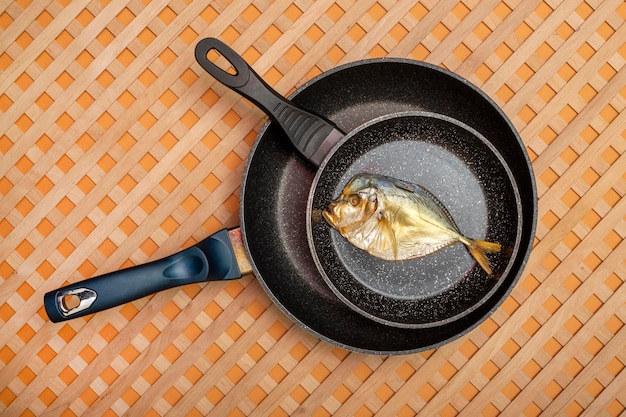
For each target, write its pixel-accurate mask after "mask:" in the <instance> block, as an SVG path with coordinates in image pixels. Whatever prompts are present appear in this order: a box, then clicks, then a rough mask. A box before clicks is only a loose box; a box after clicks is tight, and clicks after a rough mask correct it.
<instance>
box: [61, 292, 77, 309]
mask: <svg viewBox="0 0 626 417" xmlns="http://www.w3.org/2000/svg"><path fill="white" fill-rule="evenodd" d="M61 303H62V304H63V308H65V310H66V311H70V310H73V309H75V308H76V307H78V306H79V305H80V297H79V296H78V295H76V294H69V295H66V296H64V297H63V298H61Z"/></svg>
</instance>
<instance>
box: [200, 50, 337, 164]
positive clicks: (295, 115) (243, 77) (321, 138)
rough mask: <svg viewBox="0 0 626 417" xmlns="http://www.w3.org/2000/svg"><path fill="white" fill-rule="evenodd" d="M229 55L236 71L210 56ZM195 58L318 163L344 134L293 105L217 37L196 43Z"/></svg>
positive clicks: (304, 154) (329, 123) (316, 116)
mask: <svg viewBox="0 0 626 417" xmlns="http://www.w3.org/2000/svg"><path fill="white" fill-rule="evenodd" d="M213 50H214V51H216V52H218V53H219V54H220V55H221V56H223V57H224V58H226V60H227V61H228V62H229V63H230V65H231V66H232V68H233V69H234V73H232V74H231V73H230V72H227V71H224V70H223V69H221V68H220V67H219V66H217V65H216V64H215V63H214V62H212V61H211V60H210V59H209V56H208V55H209V52H211V51H213ZM195 55H196V61H198V63H199V64H200V66H202V68H204V70H205V71H206V72H208V73H209V74H211V75H212V76H213V77H215V78H216V79H217V80H218V81H219V82H221V83H222V84H224V85H225V86H227V87H229V88H230V89H232V90H234V91H236V92H238V93H239V94H241V95H242V96H244V97H246V98H247V99H249V100H250V101H252V102H253V103H254V104H256V105H257V106H258V107H259V108H260V109H261V110H263V111H264V112H265V114H267V115H268V116H269V117H270V118H272V120H274V121H275V122H277V123H278V125H279V126H280V127H281V128H282V129H283V130H284V131H285V133H286V134H287V136H288V137H289V139H290V140H291V142H292V143H293V144H294V146H295V147H296V148H297V149H298V150H299V151H300V153H301V154H302V155H303V156H304V157H305V158H306V159H308V160H309V161H311V162H312V163H313V164H314V165H316V166H319V165H320V163H321V162H322V160H323V159H324V157H325V156H326V154H328V153H329V152H330V150H331V149H332V147H333V146H334V145H335V144H336V143H337V142H338V141H339V140H340V139H341V138H343V137H344V136H345V134H344V133H343V132H341V131H340V130H339V129H338V128H337V127H336V126H335V125H334V124H333V123H332V122H331V121H329V120H327V119H326V118H324V117H321V116H319V115H316V114H313V113H310V112H308V111H306V110H304V109H301V108H299V107H296V106H294V105H293V104H292V103H291V102H290V101H289V100H287V99H286V98H284V97H283V96H281V95H280V94H278V93H277V92H276V91H275V90H274V89H272V87H270V86H269V85H268V84H267V83H266V82H265V81H263V79H262V78H261V77H259V75H258V74H257V73H255V72H254V70H253V69H252V68H250V66H249V65H248V64H247V63H246V61H245V60H244V59H243V58H242V57H241V56H240V55H238V54H237V53H236V52H235V51H234V50H233V49H231V48H230V47H229V46H227V45H226V44H225V43H223V42H222V41H220V40H218V39H215V38H206V39H202V40H201V41H200V42H198V44H197V45H196V50H195Z"/></svg>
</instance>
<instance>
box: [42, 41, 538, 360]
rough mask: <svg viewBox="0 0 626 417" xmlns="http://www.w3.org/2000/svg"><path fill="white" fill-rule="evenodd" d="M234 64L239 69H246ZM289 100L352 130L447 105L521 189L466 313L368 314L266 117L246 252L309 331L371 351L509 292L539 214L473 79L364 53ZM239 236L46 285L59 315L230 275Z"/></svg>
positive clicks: (253, 172) (524, 164) (248, 195)
mask: <svg viewBox="0 0 626 417" xmlns="http://www.w3.org/2000/svg"><path fill="white" fill-rule="evenodd" d="M214 47H216V48H220V47H221V46H220V45H219V44H218V45H217V46H214ZM199 49H200V52H201V53H200V55H202V54H204V56H205V57H206V52H208V49H207V44H206V43H205V44H200V45H199ZM220 52H221V53H222V55H224V56H226V57H227V58H229V60H230V61H231V63H233V64H236V62H233V61H232V59H230V57H229V53H230V52H225V51H223V50H221V49H220ZM233 66H235V68H236V69H237V71H238V72H237V74H245V73H246V71H245V70H241V68H238V67H237V65H233ZM250 76H251V77H254V74H253V73H252V74H251V75H250ZM240 78H241V77H240ZM238 82H241V79H240V80H239V81H238ZM291 100H292V102H293V103H294V104H296V105H297V107H299V108H305V109H308V110H310V111H313V112H315V113H316V114H319V115H321V116H323V118H322V121H323V120H324V118H325V119H327V120H332V121H333V122H334V124H335V125H336V126H337V127H338V128H339V129H338V131H345V132H348V131H351V130H353V129H355V128H357V127H358V126H360V125H362V124H364V123H367V122H369V121H371V120H373V119H375V118H376V117H379V116H384V115H388V114H391V113H396V112H402V111H413V110H417V111H426V112H433V113H437V114H443V115H446V116H448V117H449V118H450V119H453V120H457V121H459V122H460V123H463V124H465V125H467V126H470V127H471V128H472V129H475V130H476V131H477V132H480V134H482V135H484V136H485V137H489V138H496V139H495V141H496V142H497V141H499V143H498V144H497V145H494V147H495V148H497V150H498V152H499V153H500V155H501V156H502V158H503V160H504V161H505V163H506V164H507V166H508V168H509V169H510V171H511V172H512V173H513V177H514V179H515V186H516V187H517V189H518V191H519V194H520V196H525V197H522V199H523V201H522V213H521V214H520V215H521V217H522V218H523V224H521V226H520V233H521V237H520V238H519V241H520V243H519V248H520V250H519V251H517V252H516V255H515V257H511V259H510V260H509V261H508V266H507V268H508V269H509V270H510V273H507V274H502V276H501V277H500V279H499V280H498V281H499V282H500V284H499V285H498V286H497V288H496V289H495V290H493V291H492V293H491V294H490V295H489V296H488V297H487V299H486V300H484V301H483V302H482V303H480V305H478V306H477V307H476V308H474V309H472V310H471V311H470V312H469V313H467V314H465V315H463V316H462V317H460V318H459V319H457V320H448V321H442V323H441V324H439V325H436V326H433V327H429V328H402V327H397V326H389V325H387V324H384V323H381V322H379V321H375V320H371V319H370V318H368V317H366V316H365V315H363V314H361V313H360V312H357V311H355V310H354V309H353V308H352V307H350V306H348V305H347V304H346V303H345V302H344V301H343V300H341V299H340V298H339V297H337V296H336V294H335V293H334V292H333V291H332V290H331V289H330V288H329V286H328V285H327V284H326V282H325V281H324V279H323V277H322V274H321V273H320V271H319V270H318V268H317V266H316V264H315V262H314V260H313V257H312V256H311V254H310V250H309V244H308V240H307V237H306V221H307V213H306V206H307V199H308V196H309V191H310V189H311V186H312V184H313V180H314V177H315V174H316V169H317V168H316V166H315V163H313V164H312V163H310V162H308V161H306V160H305V159H304V158H303V157H302V153H301V152H299V151H296V150H295V148H294V146H293V145H292V144H290V143H287V141H286V140H285V138H284V132H283V129H282V128H280V127H279V126H278V124H277V123H275V122H270V123H267V124H266V125H265V126H264V127H263V129H262V131H261V132H260V133H259V136H258V138H257V140H256V142H255V144H254V146H253V149H252V150H251V152H250V156H249V158H248V161H247V165H246V170H245V173H244V182H243V185H242V193H241V212H240V215H241V234H242V235H243V245H244V246H245V253H246V255H247V258H248V259H249V261H250V263H251V269H252V270H253V272H254V273H255V275H256V276H257V278H258V279H259V281H260V283H261V285H262V286H263V288H264V289H265V290H266V292H267V293H268V295H269V296H270V298H272V300H273V301H274V302H275V303H276V304H277V305H278V306H279V307H280V308H281V309H282V310H283V311H284V312H285V313H286V314H287V315H288V316H289V317H290V318H292V319H293V320H294V321H295V322H296V323H297V324H299V325H300V326H302V327H303V328H304V329H306V330H307V331H309V332H311V333H312V334H314V335H316V336H318V337H320V338H322V339H324V340H326V341H328V342H331V343H333V344H336V345H338V346H341V347H344V348H347V349H350V350H355V351H361V352H368V353H375V354H401V353H411V352H416V351H420V350H424V349H428V348H432V347H435V346H438V345H440V344H443V343H446V342H448V341H450V340H453V339H455V338H457V337H459V336H461V335H462V334H464V333H466V332H468V331H469V330H470V329H472V328H473V327H475V326H476V325H477V324H478V323H480V322H481V321H483V320H484V319H485V318H486V317H487V316H488V315H489V313H490V312H491V311H493V310H494V309H495V308H496V307H497V306H498V305H499V304H500V303H501V302H502V301H503V300H504V298H505V297H506V295H507V294H508V293H509V292H510V290H511V288H512V286H513V285H514V284H515V282H516V280H517V279H518V277H519V275H520V274H521V270H522V268H523V266H524V264H525V262H526V259H527V256H528V253H529V250H530V245H531V243H532V236H533V233H534V224H535V217H536V198H535V189H534V180H533V177H532V172H531V169H530V164H529V162H528V158H527V156H526V154H525V152H524V149H523V146H522V143H521V141H520V140H519V137H518V136H517V135H516V134H515V131H514V129H513V127H512V126H511V124H510V122H509V121H508V119H507V118H506V117H505V116H504V114H503V113H502V112H501V111H500V110H499V109H498V108H497V106H495V104H494V103H493V102H492V101H491V100H490V99H489V98H488V97H487V96H485V95H484V94H483V93H482V92H481V91H480V90H478V89H477V88H476V87H474V86H472V85H471V84H469V83H467V82H466V81H464V80H463V79H461V78H460V77H457V76H456V75H454V74H451V73H449V72H447V71H444V70H442V69H439V68H437V67H434V66H431V65H428V64H425V63H420V62H416V61H412V60H403V59H376V60H366V61H360V62H355V63H352V64H348V65H344V66H341V67H338V68H336V69H334V70H331V71H329V72H326V73H324V74H322V75H320V76H319V77H317V78H315V79H314V80H312V81H310V82H309V83H307V84H306V85H304V86H303V87H301V88H300V89H299V90H298V91H297V92H296V93H294V94H293V96H292V97H291ZM322 124H324V123H322ZM334 129H335V128H334V127H332V125H331V128H330V129H329V130H328V131H327V133H326V136H325V137H324V139H323V140H321V141H319V140H318V142H317V143H318V145H319V144H320V143H322V144H323V143H324V142H326V143H327V144H328V143H331V146H332V143H334V142H336V141H337V140H339V139H341V137H342V135H341V134H333V133H332V132H333V130H334ZM329 137H330V138H331V139H330V140H329V141H326V138H329ZM318 148H319V147H318ZM305 151H306V150H305ZM303 153H304V152H303ZM459 223H460V222H459ZM229 236H230V238H229ZM236 236H237V233H236V232H232V231H231V233H226V232H219V233H218V234H216V235H214V236H211V237H209V238H207V239H206V240H205V241H202V242H200V243H199V244H197V245H195V246H193V247H191V248H189V249H187V250H185V251H183V252H181V253H179V254H175V255H172V256H171V257H168V258H166V259H164V260H161V261H157V262H155V263H153V264H147V265H142V266H139V267H136V268H131V269H129V270H123V271H118V272H114V273H112V274H108V275H105V276H102V277H96V278H93V279H91V280H87V281H82V282H79V283H76V284H72V285H70V286H67V287H65V288H62V289H59V290H56V291H53V292H51V293H48V294H46V303H45V304H46V311H47V312H48V315H49V316H50V317H51V319H53V320H54V321H60V320H67V319H69V318H71V317H78V316H80V315H84V314H88V313H92V312H95V311H100V310H103V309H105V308H108V307H112V306H114V305H119V304H121V303H124V302H127V301H129V300H132V299H136V298H138V297H141V296H143V295H146V294H149V293H152V292H155V291H159V290H162V289H165V288H171V287H174V286H177V285H182V284H185V283H187V282H199V281H204V280H216V279H230V278H236V277H237V276H239V275H240V274H241V272H244V271H242V270H241V269H240V268H238V265H239V267H241V266H243V262H239V263H238V262H236V261H235V260H234V259H233V255H232V252H233V250H232V245H231V242H232V240H233V239H232V237H236ZM235 246H240V245H235ZM219 252H221V253H219ZM112 287H114V288H115V289H112ZM146 287H149V288H147V289H146ZM120 288H123V290H120ZM94 294H95V295H94ZM70 296H71V297H74V298H79V299H80V302H79V303H78V305H77V306H70V305H65V304H64V302H65V301H66V300H65V299H66V298H68V297H70ZM111 299H112V300H111ZM83 300H84V302H83ZM103 300H104V301H103ZM101 301H102V302H101Z"/></svg>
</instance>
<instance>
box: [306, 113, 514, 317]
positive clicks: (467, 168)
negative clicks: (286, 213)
mask: <svg viewBox="0 0 626 417" xmlns="http://www.w3.org/2000/svg"><path fill="white" fill-rule="evenodd" d="M360 173H370V174H381V175H385V176H388V177H392V178H397V179H401V180H404V181H409V182H412V183H414V184H419V185H421V186H422V187H424V188H426V189H428V190H429V191H431V192H432V193H433V194H434V195H435V196H437V197H438V199H439V200H440V201H441V202H442V203H443V204H444V206H445V207H446V208H447V209H448V211H449V212H450V213H451V214H452V217H453V218H454V219H455V221H456V223H457V225H458V226H459V228H460V230H461V232H462V233H463V234H464V235H466V236H469V237H471V238H475V239H482V240H488V241H492V242H498V243H500V244H501V245H502V247H503V249H502V250H501V252H500V253H498V254H494V255H490V256H489V258H490V260H491V263H492V269H493V275H491V276H489V275H487V274H486V273H485V272H484V271H483V270H482V268H481V267H480V266H479V265H478V264H477V263H476V262H475V260H474V259H473V258H472V257H471V256H470V254H469V252H468V251H467V250H466V248H465V246H464V245H463V244H461V243H457V244H453V245H451V246H448V247H445V248H443V249H441V250H439V251H437V252H435V253H433V254H430V255H427V256H424V257H420V258H416V259H411V260H406V261H397V262H394V261H386V260H382V259H379V258H376V257H374V256H371V255H369V254H368V253H366V252H365V251H363V250H360V249H358V248H356V247H355V246H353V245H352V244H351V243H349V242H348V241H347V240H346V239H344V238H343V237H342V236H340V235H339V233H338V232H337V231H336V230H334V229H331V228H330V227H329V226H328V224H326V222H325V221H324V220H320V216H319V214H318V213H319V212H320V211H321V210H324V209H325V208H326V207H328V203H329V201H330V200H331V199H334V198H335V197H337V196H338V195H339V194H341V190H342V189H343V187H344V186H345V185H346V183H347V182H348V181H349V180H350V179H351V178H352V177H353V176H354V175H356V174H360ZM307 212H308V213H309V217H308V219H309V220H308V222H307V231H308V236H309V243H310V245H311V249H312V253H313V257H314V260H315V263H316V265H317V267H318V269H319V270H320V272H321V273H322V277H323V278H324V280H325V281H326V282H327V283H328V285H329V286H330V287H331V288H332V289H333V291H334V292H335V294H337V296H339V298H341V299H342V300H343V301H344V302H346V303H347V304H348V305H349V306H351V307H352V308H354V309H355V310H356V311H358V312H360V313H362V314H364V315H365V316H366V317H369V318H371V319H373V320H376V321H379V322H381V323H384V324H388V325H391V326H398V327H408V328H417V327H433V326H439V325H442V324H444V323H447V322H449V321H454V320H459V319H461V318H462V317H463V316H465V315H467V314H469V313H470V312H471V311H473V310H474V309H476V308H478V307H479V306H480V305H481V304H482V303H483V302H485V301H486V300H488V299H489V297H491V295H492V294H493V293H494V292H495V291H496V290H497V288H498V287H499V286H500V285H502V283H503V282H506V280H501V279H500V278H501V277H502V276H503V275H507V274H509V273H510V272H511V271H510V268H511V264H510V262H509V261H510V260H511V258H515V257H516V256H517V252H518V251H519V250H520V237H521V229H520V227H521V226H522V221H521V217H522V216H521V214H522V210H521V198H520V195H519V190H518V188H517V186H516V179H515V177H514V175H513V173H512V172H511V170H510V169H509V168H508V167H507V164H506V161H505V160H504V158H503V157H502V155H501V154H500V153H499V151H498V150H497V149H496V148H495V147H494V146H493V144H492V143H491V142H490V141H489V140H488V139H487V138H486V137H484V136H483V135H481V134H480V133H479V132H477V131H476V130H474V129H472V128H471V127H469V126H467V125H465V124H464V123H461V122H459V121H458V120H455V119H452V118H450V117H447V116H443V115H440V114H437V113H427V112H406V113H396V114H392V115H388V116H383V117H381V118H378V119H374V120H372V121H371V122H369V123H367V124H365V125H363V126H361V127H359V128H357V129H356V130H354V131H352V132H350V133H349V134H348V135H347V136H346V137H345V139H343V140H342V141H341V142H340V143H339V144H338V146H337V147H336V148H335V149H334V151H333V152H331V153H330V154H329V155H328V157H327V158H326V159H325V160H324V161H323V162H322V164H321V166H320V167H319V170H318V172H317V175H316V176H315V179H314V181H313V187H312V188H311V193H310V197H309V203H308V207H307Z"/></svg>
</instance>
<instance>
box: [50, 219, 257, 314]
mask: <svg viewBox="0 0 626 417" xmlns="http://www.w3.org/2000/svg"><path fill="white" fill-rule="evenodd" d="M235 252H236V251H235V249H233V244H232V243H231V235H230V234H229V232H228V231H227V230H221V231H219V232H217V233H215V234H213V235H211V236H209V237H207V238H206V239H204V240H202V241H201V242H199V243H197V244H196V245H194V246H192V247H190V248H188V249H185V250H183V251H181V252H178V253H176V254H174V255H171V256H168V257H166V258H163V259H160V260H158V261H154V262H150V263H147V264H143V265H138V266H135V267H131V268H127V269H122V270H120V271H116V272H111V273H109V274H105V275H100V276H97V277H94V278H90V279H87V280H84V281H80V282H76V283H74V284H70V285H67V286H65V287H63V288H59V289H56V290H54V291H50V292H49V293H47V294H45V296H44V307H45V309H46V313H47V314H48V317H49V318H50V320H51V321H53V322H55V323H57V322H60V321H65V320H69V319H72V318H76V317H81V316H85V315H87V314H91V313H96V312H98V311H102V310H106V309H108V308H111V307H116V306H119V305H122V304H125V303H127V302H130V301H133V300H137V299H139V298H142V297H145V296H147V295H150V294H154V293H156V292H159V291H163V290H165V289H168V288H174V287H178V286H181V285H185V284H191V283H194V282H204V281H223V280H230V279H235V278H240V277H241V275H242V273H245V272H248V271H240V268H239V264H238V261H239V258H238V255H237V254H236V253H235Z"/></svg>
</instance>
